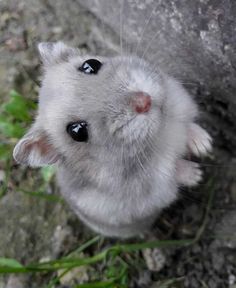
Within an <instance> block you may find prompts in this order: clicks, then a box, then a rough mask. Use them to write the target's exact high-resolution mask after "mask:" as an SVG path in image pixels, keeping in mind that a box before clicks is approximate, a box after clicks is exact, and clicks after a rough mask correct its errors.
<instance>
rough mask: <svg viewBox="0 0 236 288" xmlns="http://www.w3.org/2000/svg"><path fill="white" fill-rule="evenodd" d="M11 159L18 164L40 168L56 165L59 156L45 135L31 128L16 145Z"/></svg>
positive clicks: (41, 131) (37, 129)
mask: <svg viewBox="0 0 236 288" xmlns="http://www.w3.org/2000/svg"><path fill="white" fill-rule="evenodd" d="M13 157H14V159H15V160H16V162H18V163H20V164H25V165H28V166H31V167H42V166H46V165H50V164H54V163H56V162H57V161H58V159H59V154H58V153H57V151H56V149H55V148H54V147H53V145H52V143H51V142H50V140H49V138H48V136H47V135H46V133H45V132H44V131H43V130H41V129H39V128H36V127H34V126H33V127H32V128H31V129H30V131H29V132H28V133H27V134H26V135H25V136H24V137H23V138H22V139H21V140H20V141H19V142H18V143H17V144H16V146H15V148H14V150H13Z"/></svg>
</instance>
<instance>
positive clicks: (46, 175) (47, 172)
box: [41, 166, 56, 183]
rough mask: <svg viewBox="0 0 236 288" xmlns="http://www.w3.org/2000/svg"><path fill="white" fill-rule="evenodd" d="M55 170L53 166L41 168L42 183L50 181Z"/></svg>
mask: <svg viewBox="0 0 236 288" xmlns="http://www.w3.org/2000/svg"><path fill="white" fill-rule="evenodd" d="M55 172H56V170H55V167H54V166H45V167H43V168H41V175H42V177H43V180H44V182H46V183H49V182H50V181H51V180H52V177H53V176H54V174H55Z"/></svg>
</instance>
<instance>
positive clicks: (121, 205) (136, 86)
mask: <svg viewBox="0 0 236 288" xmlns="http://www.w3.org/2000/svg"><path fill="white" fill-rule="evenodd" d="M38 48H39V52H40V55H41V59H42V62H43V69H44V73H43V81H42V87H41V89H40V95H39V108H38V114H37V117H36V120H35V123H34V124H33V125H32V127H31V129H30V130H29V132H28V133H27V134H26V135H25V136H24V137H23V138H22V139H21V140H20V141H19V142H18V143H17V145H16V147H15V149H14V152H13V155H14V158H15V160H16V161H17V162H19V163H22V164H27V165H29V166H32V167H40V166H44V165H50V164H56V166H57V179H58V184H59V186H60V188H61V193H62V195H63V197H64V198H65V200H66V201H67V202H68V203H69V204H70V206H71V207H72V208H73V210H74V211H75V213H76V214H77V215H78V216H79V217H80V219H81V220H82V221H83V222H84V223H86V224H87V225H88V226H89V227H91V228H92V229H93V230H95V231H97V232H99V233H101V234H104V235H106V236H115V237H130V236H135V235H138V234H142V233H144V232H145V231H147V230H148V229H149V228H150V226H151V225H152V224H153V222H154V220H155V219H156V217H157V215H158V213H159V212H160V211H161V210H162V209H163V208H164V207H167V206H168V205H170V204H171V203H172V202H173V201H174V200H175V199H176V198H177V195H178V188H179V186H181V185H188V186H193V185H196V184H197V183H198V182H199V181H200V179H201V171H200V169H199V166H198V164H197V163H194V162H190V161H187V160H184V157H185V156H186V154H187V153H189V152H190V153H192V154H195V155H197V156H199V155H201V154H206V153H207V152H208V151H210V150H211V137H210V136H209V134H208V133H207V132H206V131H205V130H204V129H202V128H201V127H200V126H199V125H198V124H196V123H195V120H196V118H197V116H198V110H197V106H196V104H195V103H194V101H193V99H192V98H191V97H190V95H189V94H188V93H187V91H186V90H185V89H184V88H183V87H182V85H181V84H180V83H178V81H176V80H175V79H173V78H171V77H170V76H168V75H166V74H165V73H163V72H162V71H160V70H157V68H156V67H153V65H152V64H150V63H147V62H146V61H144V60H143V59H140V58H138V57H135V56H117V57H111V58H106V57H95V56H91V55H90V56H86V57H85V56H82V55H81V54H80V52H79V50H77V49H75V48H71V47H68V46H67V45H65V44H64V43H62V42H57V43H40V44H39V46H38Z"/></svg>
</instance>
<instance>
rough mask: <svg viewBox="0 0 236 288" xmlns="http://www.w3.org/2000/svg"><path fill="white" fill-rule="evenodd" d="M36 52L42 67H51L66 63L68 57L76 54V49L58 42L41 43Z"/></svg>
mask: <svg viewBox="0 0 236 288" xmlns="http://www.w3.org/2000/svg"><path fill="white" fill-rule="evenodd" d="M38 51H39V54H40V57H41V59H42V62H43V64H44V65H53V64H57V63H61V62H64V61H67V60H68V58H69V57H71V56H73V55H76V53H78V51H77V49H75V48H72V47H69V46H67V45H66V44H65V43H63V42H61V41H59V42H41V43H39V44H38Z"/></svg>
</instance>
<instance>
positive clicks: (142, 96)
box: [131, 92, 151, 113]
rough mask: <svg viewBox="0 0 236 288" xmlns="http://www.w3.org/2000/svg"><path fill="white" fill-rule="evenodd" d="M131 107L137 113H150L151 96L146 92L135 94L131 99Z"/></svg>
mask: <svg viewBox="0 0 236 288" xmlns="http://www.w3.org/2000/svg"><path fill="white" fill-rule="evenodd" d="M131 105H132V107H133V109H134V110H135V111H136V112H137V113H145V112H148V111H149V110H150V108H151V96H150V95H149V94H147V93H145V92H135V93H133V95H132V98H131Z"/></svg>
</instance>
